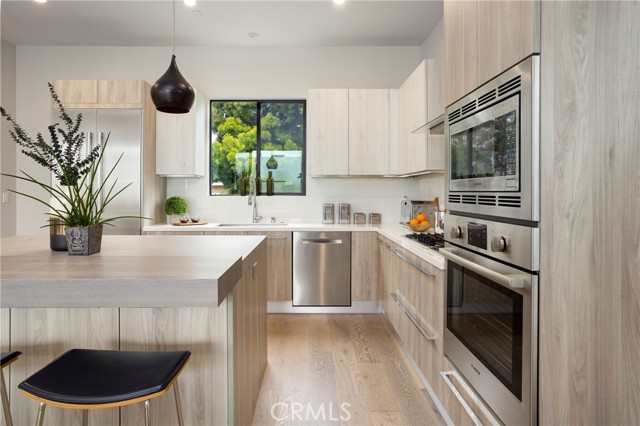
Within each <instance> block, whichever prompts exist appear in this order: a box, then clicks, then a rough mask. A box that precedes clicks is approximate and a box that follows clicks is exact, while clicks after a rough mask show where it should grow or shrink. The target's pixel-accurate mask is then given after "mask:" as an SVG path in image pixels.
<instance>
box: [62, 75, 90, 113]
mask: <svg viewBox="0 0 640 426" xmlns="http://www.w3.org/2000/svg"><path fill="white" fill-rule="evenodd" d="M53 87H54V89H55V91H56V93H57V94H58V97H59V98H60V101H61V102H62V104H63V105H64V106H65V107H67V108H69V105H70V104H97V103H98V81H97V80H55V81H54V82H53ZM52 106H54V107H55V106H56V105H55V104H54V103H52Z"/></svg>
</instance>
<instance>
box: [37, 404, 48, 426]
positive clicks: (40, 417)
mask: <svg viewBox="0 0 640 426" xmlns="http://www.w3.org/2000/svg"><path fill="white" fill-rule="evenodd" d="M45 408H47V406H46V405H45V403H44V402H41V403H40V407H38V417H37V418H36V426H42V422H44V409H45Z"/></svg>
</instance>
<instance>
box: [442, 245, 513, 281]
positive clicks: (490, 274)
mask: <svg viewBox="0 0 640 426" xmlns="http://www.w3.org/2000/svg"><path fill="white" fill-rule="evenodd" d="M438 253H441V254H442V255H443V256H444V257H445V258H447V259H448V260H451V261H453V262H455V263H457V264H458V265H460V266H463V267H465V268H467V269H470V270H472V271H473V272H475V273H477V274H480V275H482V276H483V277H485V278H488V279H490V280H491V281H495V282H497V283H498V284H501V285H503V286H504V287H510V288H524V283H525V279H524V277H523V276H521V275H504V274H501V273H499V272H496V271H492V270H491V269H489V268H486V267H484V266H482V265H478V264H477V263H474V262H472V261H470V260H467V259H465V258H464V257H461V256H458V255H457V254H455V253H453V252H452V251H451V250H450V249H446V248H441V249H440V250H439V251H438Z"/></svg>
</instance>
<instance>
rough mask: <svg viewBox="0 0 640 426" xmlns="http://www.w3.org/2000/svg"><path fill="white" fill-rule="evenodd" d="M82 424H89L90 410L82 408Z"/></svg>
mask: <svg viewBox="0 0 640 426" xmlns="http://www.w3.org/2000/svg"><path fill="white" fill-rule="evenodd" d="M82 426H89V410H82Z"/></svg>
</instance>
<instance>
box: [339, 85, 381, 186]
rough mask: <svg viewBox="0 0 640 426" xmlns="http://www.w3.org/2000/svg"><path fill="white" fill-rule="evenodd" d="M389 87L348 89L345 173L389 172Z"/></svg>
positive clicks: (368, 173) (379, 173) (371, 173)
mask: <svg viewBox="0 0 640 426" xmlns="http://www.w3.org/2000/svg"><path fill="white" fill-rule="evenodd" d="M389 135H390V133H389V90H388V89H349V175H386V174H389Z"/></svg>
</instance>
